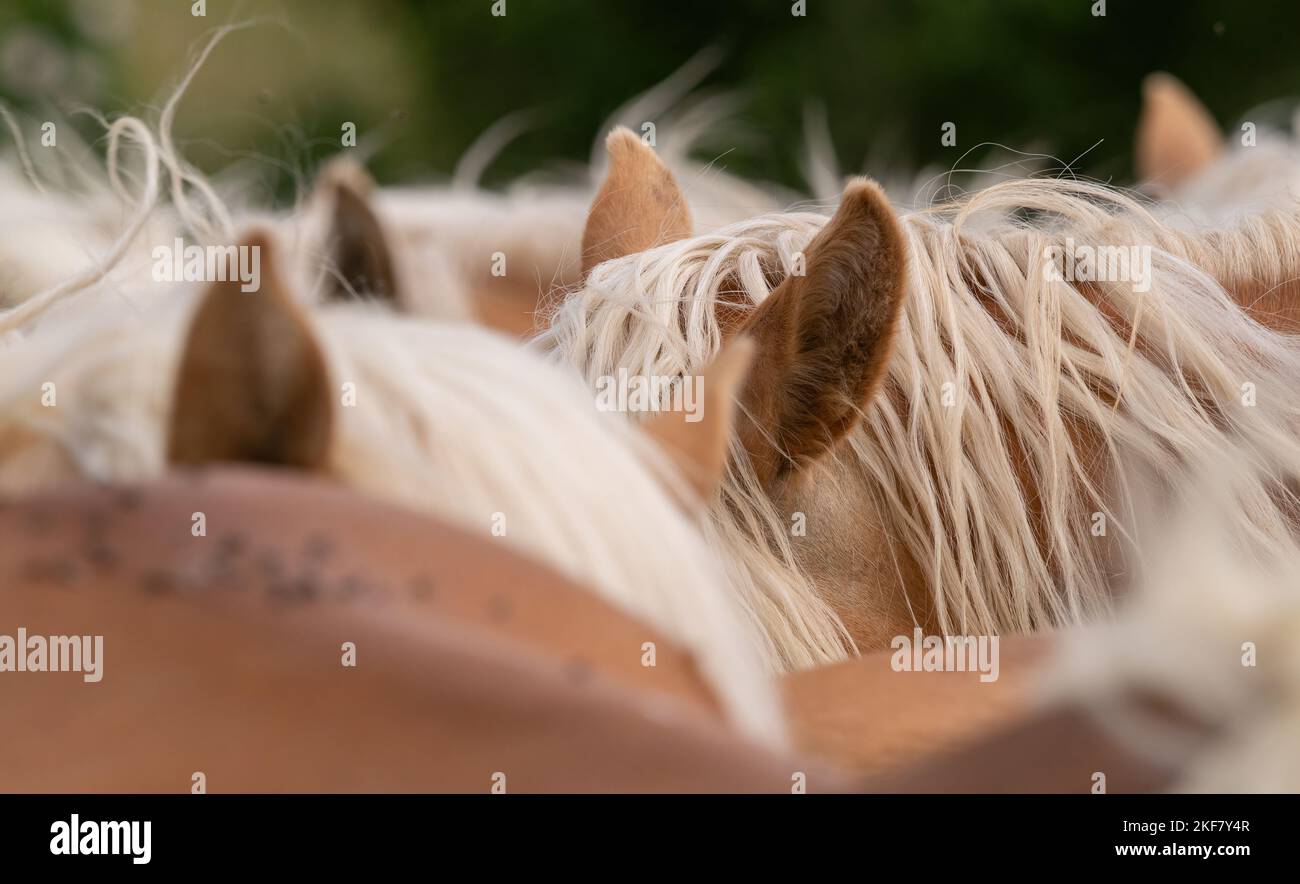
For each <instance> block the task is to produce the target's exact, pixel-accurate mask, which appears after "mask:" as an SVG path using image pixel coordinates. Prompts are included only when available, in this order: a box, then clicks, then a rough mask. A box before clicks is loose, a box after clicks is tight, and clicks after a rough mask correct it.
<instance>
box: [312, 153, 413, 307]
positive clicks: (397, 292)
mask: <svg viewBox="0 0 1300 884" xmlns="http://www.w3.org/2000/svg"><path fill="white" fill-rule="evenodd" d="M374 187H375V184H374V181H373V180H372V179H371V177H370V175H369V174H367V173H366V170H365V169H363V168H362V167H361V166H360V165H358V164H357V163H355V162H353V161H352V160H350V159H337V160H334V161H333V162H331V163H329V164H328V165H327V166H326V167H325V169H324V171H323V172H322V173H321V177H320V182H319V183H318V184H317V189H318V193H319V194H320V198H321V199H322V200H324V201H325V205H326V206H327V211H328V212H329V213H330V214H329V219H330V220H329V231H328V233H327V240H326V249H327V254H329V256H330V257H331V258H332V260H333V264H334V267H335V268H336V270H337V276H335V275H332V274H331V275H330V277H329V280H328V282H327V290H326V297H327V298H328V299H329V300H337V301H343V300H349V299H351V298H354V297H357V296H358V295H360V296H365V297H373V298H377V299H379V300H383V301H391V302H398V303H400V302H401V300H402V298H403V294H404V293H403V291H402V284H401V280H400V279H399V278H398V273H397V265H396V263H395V262H394V260H393V252H392V249H391V248H390V246H389V238H388V236H387V234H386V233H385V231H384V226H383V224H382V223H381V222H380V220H379V217H378V216H377V215H376V214H375V212H374V209H373V208H371V205H370V197H371V193H372V192H373V191H374Z"/></svg>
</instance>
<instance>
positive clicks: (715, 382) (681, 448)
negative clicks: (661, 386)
mask: <svg viewBox="0 0 1300 884" xmlns="http://www.w3.org/2000/svg"><path fill="white" fill-rule="evenodd" d="M753 356H754V342H753V341H751V340H750V339H749V338H745V337H741V338H737V339H734V340H732V341H730V342H728V343H727V344H726V346H724V347H723V348H722V350H721V351H720V352H719V353H718V355H717V356H715V357H714V359H713V362H712V363H710V364H709V367H708V368H706V369H705V370H704V373H703V374H702V375H700V376H699V377H698V379H697V380H698V383H699V384H700V391H699V398H698V400H697V401H698V403H699V407H698V410H697V412H696V415H695V416H692V415H691V413H690V412H687V411H665V412H662V413H661V414H659V415H658V416H657V417H655V418H653V419H652V420H650V421H648V422H647V423H645V424H643V425H642V427H643V429H644V430H645V432H646V433H647V434H648V435H649V436H650V438H651V439H653V440H654V441H655V442H656V443H657V444H658V446H659V448H660V449H662V450H663V452H664V453H665V454H667V455H668V458H669V460H671V461H672V462H673V464H674V465H675V466H676V467H677V470H678V472H679V473H680V474H681V476H682V477H683V478H684V479H685V480H686V482H687V484H688V485H689V486H690V488H691V489H692V490H693V491H694V492H695V493H696V495H697V496H698V500H697V501H692V502H691V503H698V502H707V501H708V500H709V499H710V498H711V497H712V496H713V493H714V492H715V491H717V489H718V486H720V485H721V484H722V475H723V472H724V471H725V470H726V467H727V441H728V440H729V439H730V438H731V431H732V427H733V423H734V418H735V411H736V398H737V393H738V392H739V390H740V388H741V385H742V383H743V382H744V379H745V375H746V373H747V372H748V371H749V366H750V363H751V362H752V360H753ZM692 418H694V419H692Z"/></svg>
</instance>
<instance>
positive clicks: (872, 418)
mask: <svg viewBox="0 0 1300 884" xmlns="http://www.w3.org/2000/svg"><path fill="white" fill-rule="evenodd" d="M1026 213H1029V214H1030V216H1031V217H1030V220H1028V221H1026V220H1024V217H1025V214H1026ZM825 220H826V219H825V217H823V216H821V215H814V214H782V215H768V216H765V217H761V218H757V219H754V220H752V221H747V222H744V223H740V224H736V225H733V226H731V227H729V228H726V229H724V230H722V231H719V232H718V233H717V234H713V235H704V236H697V237H694V238H690V239H686V240H683V241H680V242H676V243H672V244H669V245H665V246H662V247H660V248H656V249H653V250H651V251H648V252H645V253H643V254H639V255H633V256H628V257H626V258H623V259H620V260H616V261H610V262H607V263H605V264H603V265H600V266H599V267H597V268H595V269H594V270H593V272H592V274H591V275H590V277H589V279H588V281H587V283H586V285H585V286H584V287H583V288H582V289H581V290H579V291H577V292H575V293H574V294H573V295H572V296H571V297H570V298H569V299H568V301H567V302H566V303H564V304H563V305H562V307H561V308H560V310H559V311H558V313H557V315H556V316H555V317H554V321H553V324H552V326H551V328H550V330H549V331H548V332H547V333H546V334H545V335H544V336H543V339H542V342H541V343H542V345H543V346H545V347H547V348H549V349H550V350H552V351H553V353H554V356H555V358H556V359H557V360H558V361H560V362H562V363H565V364H568V365H571V366H573V367H575V368H577V369H578V370H579V371H580V372H581V373H582V374H583V376H584V377H585V378H586V379H587V381H588V382H589V383H592V384H594V383H595V382H596V379H597V378H599V377H600V376H602V375H606V374H610V373H612V372H614V371H615V370H616V369H617V368H618V367H620V366H624V367H627V369H628V371H630V372H632V373H642V374H645V375H647V376H670V377H671V376H677V375H683V374H698V373H699V372H700V371H701V370H702V368H703V367H704V366H705V365H706V364H707V363H708V362H709V360H710V359H711V358H712V357H713V355H714V354H715V353H716V352H717V350H718V348H719V345H720V342H721V336H722V335H721V328H720V326H719V321H718V316H717V312H716V308H717V305H718V303H719V300H720V296H721V293H722V292H723V291H724V290H726V289H727V288H729V287H735V286H736V283H739V288H741V289H742V290H743V291H742V293H741V295H740V297H741V298H743V299H745V300H747V301H748V302H749V303H750V304H758V303H760V302H761V301H762V300H763V299H764V298H766V297H767V295H768V294H769V290H770V287H771V286H773V285H774V284H775V281H776V280H779V279H780V278H781V277H782V276H784V275H785V274H787V273H788V272H789V271H790V268H791V267H793V266H795V264H794V262H795V256H796V253H798V252H800V251H801V250H802V249H804V248H805V247H806V246H807V244H808V243H809V241H810V240H811V239H812V237H813V235H814V234H815V233H816V232H817V231H818V230H819V229H820V228H821V226H822V225H823V224H824V223H825ZM903 225H904V229H905V231H906V236H907V240H908V244H909V246H910V252H911V256H910V266H909V272H908V281H909V293H908V298H907V301H906V306H905V308H904V315H903V318H902V323H901V328H900V330H899V333H898V335H897V339H896V343H895V348H896V349H895V352H894V354H893V356H892V358H891V360H890V362H889V369H888V376H887V379H886V384H885V387H884V390H883V392H882V393H881V394H879V395H877V397H876V399H875V400H874V401H873V402H871V403H870V404H869V405H867V406H866V408H865V416H864V422H863V425H862V427H861V428H860V429H858V430H857V431H855V432H854V433H852V434H851V435H850V436H849V438H848V439H847V440H846V443H845V444H844V445H843V446H842V447H841V449H840V454H839V456H840V457H841V458H844V457H850V458H853V459H855V460H856V462H857V463H858V465H859V466H860V468H861V469H862V470H863V471H864V473H865V474H866V475H867V476H868V477H869V479H870V480H871V482H872V484H873V486H874V488H875V494H876V496H877V498H878V500H879V502H880V503H881V505H882V507H883V511H884V512H885V514H886V520H887V523H888V528H889V530H890V531H891V532H892V534H893V535H895V536H896V537H897V539H898V542H900V543H901V544H902V546H903V547H904V548H905V550H906V551H907V552H908V553H909V554H910V555H911V557H912V558H913V559H914V560H915V562H916V564H917V565H918V566H919V567H920V569H921V570H922V573H923V575H924V578H925V582H926V585H927V586H928V588H929V591H930V593H931V595H932V596H933V598H934V601H935V606H936V610H937V615H938V617H939V619H940V622H941V625H942V628H943V629H944V631H945V632H954V631H955V632H965V633H969V632H1000V631H1008V630H1010V631H1028V630H1032V629H1038V628H1044V627H1048V626H1052V625H1061V624H1068V623H1073V622H1078V621H1081V620H1085V619H1087V618H1089V617H1092V616H1094V615H1097V614H1099V613H1101V612H1103V611H1105V610H1106V609H1107V608H1108V606H1109V600H1110V597H1111V590H1112V584H1113V582H1114V581H1113V580H1112V573H1111V568H1112V567H1113V564H1114V563H1110V564H1108V562H1107V561H1106V556H1105V555H1104V554H1103V552H1104V547H1105V542H1104V541H1100V540H1099V539H1098V538H1097V537H1095V536H1094V535H1093V533H1092V528H1093V526H1094V524H1095V523H1096V521H1095V520H1096V518H1097V517H1095V516H1094V514H1097V513H1100V514H1103V515H1104V518H1105V520H1106V521H1105V524H1106V526H1107V536H1108V537H1109V538H1111V539H1112V540H1116V541H1118V542H1119V543H1120V546H1121V550H1122V552H1123V553H1124V554H1125V556H1136V555H1140V553H1141V547H1140V545H1139V544H1138V537H1137V527H1136V525H1135V523H1134V520H1133V519H1132V518H1131V512H1130V504H1131V502H1132V500H1131V497H1130V495H1129V493H1128V489H1129V488H1130V484H1131V483H1130V477H1131V476H1134V475H1141V474H1149V475H1154V476H1158V477H1161V478H1162V479H1163V480H1164V481H1165V482H1169V483H1176V482H1177V481H1178V477H1180V476H1184V477H1185V476H1195V475H1197V473H1198V471H1199V470H1202V469H1205V468H1206V464H1208V463H1212V462H1216V461H1217V460H1218V459H1220V458H1222V457H1225V456H1228V457H1234V456H1235V457H1238V458H1247V459H1251V460H1253V461H1255V462H1258V463H1259V464H1262V465H1264V469H1265V474H1264V476H1265V478H1257V479H1255V480H1254V481H1252V482H1248V483H1246V484H1245V485H1244V486H1243V487H1242V489H1239V494H1238V496H1237V497H1236V498H1235V499H1234V505H1235V507H1236V514H1237V515H1238V516H1239V517H1240V520H1241V522H1242V524H1245V525H1248V526H1250V528H1251V529H1252V530H1253V531H1254V532H1256V534H1257V535H1258V537H1259V538H1260V540H1261V542H1264V543H1266V545H1271V546H1273V547H1279V546H1282V545H1286V544H1289V543H1290V542H1291V537H1290V529H1289V526H1288V518H1287V513H1286V501H1287V500H1288V499H1289V492H1286V491H1285V490H1284V489H1283V488H1281V487H1280V486H1279V485H1278V484H1277V482H1276V481H1274V480H1273V479H1274V478H1276V477H1287V476H1295V475H1297V472H1298V471H1300V442H1298V441H1297V437H1298V435H1300V402H1297V400H1296V398H1295V396H1294V394H1293V391H1294V386H1295V379H1296V378H1300V351H1298V350H1297V348H1296V345H1295V343H1294V342H1293V341H1291V340H1289V339H1286V338H1283V337H1281V336H1279V335H1275V334H1273V333H1271V332H1269V331H1268V330H1266V329H1264V328H1262V327H1261V326H1259V325H1258V324H1256V323H1255V322H1254V321H1252V320H1251V319H1250V318H1249V317H1247V316H1246V315H1245V314H1244V313H1243V312H1242V310H1241V309H1240V308H1238V307H1237V306H1236V305H1235V304H1234V303H1233V302H1232V300H1231V298H1230V297H1229V296H1228V294H1227V293H1226V292H1225V291H1224V289H1223V287H1222V286H1221V285H1220V284H1219V283H1218V282H1217V281H1216V279H1215V278H1212V277H1211V275H1210V274H1211V273H1214V274H1216V275H1217V276H1218V278H1220V279H1229V278H1231V277H1232V276H1233V274H1235V273H1242V274H1248V275H1249V276H1250V277H1252V278H1254V279H1257V280H1267V279H1281V278H1285V277H1286V276H1287V275H1294V274H1295V272H1296V270H1297V266H1279V264H1278V262H1279V260H1287V261H1289V263H1290V264H1292V265H1300V261H1296V260H1295V259H1294V257H1293V254H1294V250H1291V251H1290V252H1287V251H1279V247H1278V246H1277V245H1274V244H1275V243H1284V242H1286V241H1290V242H1296V241H1300V220H1298V219H1297V215H1296V214H1295V213H1294V212H1293V213H1292V214H1289V215H1283V214H1275V215H1271V216H1268V217H1266V218H1262V219H1256V220H1255V221H1254V222H1252V224H1251V225H1248V226H1246V227H1243V228H1242V229H1241V230H1237V231H1226V232H1218V233H1215V234H1214V235H1212V236H1211V235H1209V234H1207V235H1206V236H1204V237H1200V236H1197V235H1191V234H1180V233H1177V232H1175V231H1173V230H1172V229H1169V228H1167V227H1166V226H1164V225H1162V224H1161V223H1160V222H1159V221H1158V220H1156V219H1155V218H1154V217H1152V216H1151V215H1150V214H1149V213H1148V212H1147V211H1145V210H1144V209H1143V207H1142V206H1140V205H1138V204H1137V203H1135V202H1134V201H1132V200H1130V199H1128V198H1127V197H1125V196H1123V195H1122V194H1119V193H1117V192H1115V191H1112V190H1109V189H1107V188H1103V187H1099V186H1095V185H1089V184H1085V183H1080V182H1072V181H1055V180H1023V181H1013V182H1007V183H1003V184H998V185H994V186H992V187H989V188H987V189H985V190H983V191H981V192H979V193H977V194H975V195H974V196H972V197H971V198H969V199H968V200H966V201H964V202H960V203H957V204H954V205H951V206H948V207H943V208H940V209H937V210H933V211H926V212H918V213H914V214H910V215H907V216H905V217H904V219H903ZM1070 239H1072V240H1073V242H1074V243H1075V244H1077V245H1086V246H1089V247H1094V248H1096V247H1105V246H1129V245H1141V246H1150V247H1151V252H1150V260H1151V270H1152V285H1151V289H1150V291H1148V292H1145V293H1142V292H1137V291H1135V290H1134V286H1133V285H1131V284H1129V283H1126V282H1119V283H1114V282H1110V283H1106V282H1103V283H1093V284H1091V286H1092V287H1093V288H1094V290H1095V293H1096V295H1097V296H1098V297H1097V298H1094V299H1092V300H1090V299H1089V297H1088V296H1087V294H1086V290H1087V289H1088V288H1089V286H1076V285H1074V284H1071V283H1068V282H1065V281H1062V280H1053V279H1050V278H1048V276H1047V275H1046V274H1045V273H1044V265H1045V263H1046V262H1045V259H1044V255H1045V250H1046V249H1047V248H1048V247H1049V246H1055V247H1058V248H1061V247H1064V246H1065V245H1066V244H1067V241H1068V240H1070ZM735 297H736V295H735V294H734V293H732V294H729V295H728V299H729V300H730V299H734V298H735ZM1098 302H1099V303H1100V304H1101V305H1102V309H1099V307H1098ZM1107 314H1109V315H1110V316H1109V318H1108V315H1107ZM1247 383H1249V384H1251V385H1253V391H1254V394H1255V399H1254V401H1255V402H1256V403H1257V404H1256V405H1252V406H1247V405H1245V404H1244V400H1243V395H1244V394H1243V389H1244V388H1243V384H1247ZM945 390H948V391H951V392H952V393H953V394H954V398H952V400H951V404H950V405H948V404H945V399H944V396H943V393H944V391H945ZM1085 429H1086V430H1087V431H1089V432H1092V433H1094V434H1095V435H1096V441H1097V452H1098V453H1099V454H1100V455H1101V456H1102V461H1103V464H1104V465H1105V467H1106V468H1107V469H1108V470H1109V471H1110V475H1109V476H1108V477H1107V481H1106V483H1105V485H1104V486H1100V485H1099V483H1098V479H1097V476H1096V474H1095V473H1094V471H1093V470H1092V466H1093V465H1092V464H1090V463H1089V462H1088V460H1087V458H1088V454H1089V452H1088V450H1087V448H1086V447H1085V445H1084V444H1083V440H1082V439H1081V430H1085ZM1008 431H1014V433H1015V434H1016V436H1017V437H1018V439H1019V440H1021V441H1022V442H1023V443H1024V444H1023V446H1022V447H1023V458H1024V460H1023V463H1018V462H1017V460H1018V459H1017V457H1016V456H1015V455H1014V454H1013V452H1012V450H1011V449H1010V448H1009V446H1008V436H1007V434H1008ZM733 453H735V454H737V455H738V457H734V458H733V461H739V462H740V463H741V466H740V467H737V468H733V469H732V471H731V472H730V474H729V475H728V477H727V481H726V483H725V485H724V488H723V492H722V494H721V497H720V499H719V500H718V501H717V502H716V503H715V505H714V507H713V521H714V530H715V532H717V533H718V534H719V535H720V538H721V542H722V543H723V544H724V547H723V548H724V549H725V550H727V552H728V555H729V556H730V557H731V559H732V561H733V568H734V569H736V570H738V571H741V572H744V574H745V576H743V577H741V578H737V580H736V583H737V585H738V586H739V587H741V589H742V592H743V595H742V599H743V601H744V603H745V605H746V607H747V609H748V610H749V612H750V615H751V616H752V617H753V618H754V619H755V621H756V622H758V623H759V624H760V625H761V627H762V628H763V630H764V632H765V634H766V635H767V636H768V641H769V653H770V655H771V657H772V659H773V660H774V662H777V663H779V664H783V665H796V666H797V665H807V664H809V663H813V662H819V661H826V660H831V659H836V658H838V657H842V656H843V655H844V654H845V653H846V652H847V648H846V643H845V641H844V640H843V636H844V630H843V628H842V627H841V625H840V624H839V622H838V619H837V618H836V617H835V616H834V614H833V612H832V611H831V610H830V608H829V607H828V606H827V605H826V604H825V602H824V601H822V600H821V599H820V598H818V597H817V596H816V594H815V591H814V590H813V587H812V584H811V582H810V581H809V580H808V578H807V577H806V576H805V575H803V574H801V573H800V571H799V569H798V567H797V565H796V563H795V561H794V557H793V555H792V552H791V549H790V547H789V541H788V539H787V534H788V531H787V529H786V526H787V525H788V524H789V519H788V514H785V513H779V512H777V511H776V508H775V507H774V506H773V505H772V503H771V501H770V499H768V498H767V497H766V495H765V494H764V493H763V491H762V489H761V488H760V487H759V486H758V485H757V483H756V481H755V479H754V477H753V475H752V474H751V473H750V472H749V471H748V470H747V469H745V468H744V463H745V462H746V461H745V458H744V457H743V455H741V454H740V452H738V451H736V450H734V449H733ZM1019 469H1023V470H1027V471H1028V474H1029V477H1030V482H1029V484H1030V485H1031V486H1032V489H1033V491H1036V492H1037V495H1036V498H1035V496H1034V495H1033V493H1032V491H1030V490H1029V489H1022V487H1021V483H1020V482H1019V481H1018V479H1017V476H1018V470H1019ZM1270 477H1273V478H1270ZM1035 506H1037V507H1040V508H1041V512H1040V513H1036V512H1035V509H1034V508H1035Z"/></svg>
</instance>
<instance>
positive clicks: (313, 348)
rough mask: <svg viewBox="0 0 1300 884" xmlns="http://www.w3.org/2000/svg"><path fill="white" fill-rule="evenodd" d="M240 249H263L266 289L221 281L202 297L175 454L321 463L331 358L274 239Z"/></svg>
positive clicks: (173, 440) (260, 238)
mask: <svg viewBox="0 0 1300 884" xmlns="http://www.w3.org/2000/svg"><path fill="white" fill-rule="evenodd" d="M241 248H249V249H253V250H256V251H254V252H252V253H250V254H253V255H257V256H258V258H257V260H258V264H257V265H253V266H259V269H260V274H259V275H260V285H259V287H258V289H257V290H255V291H243V290H242V288H241V284H240V282H239V281H238V280H235V281H230V282H215V283H212V284H211V285H210V286H209V288H208V290H207V292H206V293H205V294H204V296H203V300H202V302H201V303H200V304H199V308H198V311H197V312H196V313H195V315H194V319H193V321H192V322H191V324H190V329H189V335H188V337H187V338H186V341H185V349H184V352H183V353H182V355H181V360H180V370H179V373H178V376H177V382H176V389H175V392H174V394H173V398H172V413H171V426H170V433H169V438H168V449H167V457H168V460H169V461H170V462H171V463H174V464H200V463H209V462H213V461H251V462H257V463H270V464H282V465H286V466H297V467H303V468H307V469H311V468H315V467H319V466H321V465H322V464H323V463H324V462H325V458H326V454H327V452H328V449H329V441H330V432H331V426H332V423H333V397H332V396H331V394H330V385H329V380H328V373H327V371H326V368H325V359H324V356H323V355H322V353H321V349H320V346H319V345H318V344H317V342H316V338H315V336H314V335H313V333H312V330H311V328H310V326H309V325H308V323H307V319H306V317H305V316H304V315H303V312H302V310H301V309H300V308H299V307H298V305H297V304H296V303H294V301H293V299H292V298H291V297H290V296H289V293H288V291H287V290H286V288H285V286H284V283H283V281H282V280H281V277H280V275H279V273H278V270H277V268H276V260H275V250H274V249H273V248H272V246H271V243H270V240H269V239H268V238H267V236H266V235H265V234H261V233H256V234H254V235H252V236H250V237H249V238H248V239H247V240H246V242H245V244H244V245H243V246H241Z"/></svg>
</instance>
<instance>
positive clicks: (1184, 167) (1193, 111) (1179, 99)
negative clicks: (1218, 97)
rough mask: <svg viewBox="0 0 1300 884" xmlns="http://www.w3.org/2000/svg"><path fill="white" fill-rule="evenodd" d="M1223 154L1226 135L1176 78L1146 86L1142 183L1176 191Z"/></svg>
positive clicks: (1152, 78)
mask: <svg viewBox="0 0 1300 884" xmlns="http://www.w3.org/2000/svg"><path fill="white" fill-rule="evenodd" d="M1222 152H1223V135H1222V133H1221V132H1220V131H1219V127H1218V125H1217V124H1216V123H1215V122H1214V117H1212V116H1210V112H1209V110H1207V109H1206V107H1205V105H1203V104H1201V102H1200V100H1199V99H1198V98H1197V97H1196V96H1195V95H1194V94H1193V93H1192V91H1191V90H1190V89H1188V88H1187V87H1186V86H1184V85H1183V84H1182V82H1181V81H1180V80H1179V79H1178V78H1177V77H1174V76H1171V75H1170V74H1164V73H1157V74H1151V75H1149V76H1148V77H1147V78H1146V79H1145V80H1144V81H1143V82H1142V116H1141V118H1140V119H1139V121H1138V130H1137V146H1136V155H1135V157H1134V164H1135V166H1136V168H1137V174H1138V178H1139V179H1140V180H1142V181H1144V182H1148V183H1149V184H1151V185H1154V186H1155V187H1156V188H1157V189H1162V190H1165V191H1168V190H1172V189H1173V188H1176V187H1177V186H1178V185H1179V184H1181V183H1183V182H1184V181H1186V180H1187V179H1189V178H1191V177H1192V176H1193V175H1195V174H1196V173H1197V172H1199V171H1201V170H1202V169H1204V168H1205V167H1206V166H1208V165H1209V164H1210V163H1212V162H1214V160H1215V158H1217V157H1218V156H1219V154H1221V153H1222Z"/></svg>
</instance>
